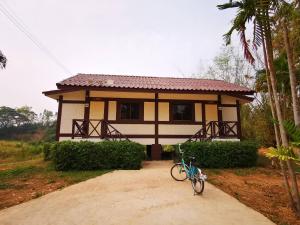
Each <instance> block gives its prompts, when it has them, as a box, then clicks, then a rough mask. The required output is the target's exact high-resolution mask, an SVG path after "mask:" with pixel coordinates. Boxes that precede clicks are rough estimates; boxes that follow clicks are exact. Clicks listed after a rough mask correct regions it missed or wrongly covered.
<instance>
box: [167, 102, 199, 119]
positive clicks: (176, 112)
mask: <svg viewBox="0 0 300 225" xmlns="http://www.w3.org/2000/svg"><path fill="white" fill-rule="evenodd" d="M193 110H194V109H193V104H192V103H173V104H172V118H173V120H183V121H188V120H189V121H191V120H193Z"/></svg>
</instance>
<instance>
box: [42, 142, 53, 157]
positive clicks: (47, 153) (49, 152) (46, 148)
mask: <svg viewBox="0 0 300 225" xmlns="http://www.w3.org/2000/svg"><path fill="white" fill-rule="evenodd" d="M53 146H54V145H53V144H51V143H49V142H46V143H44V145H43V153H44V160H45V161H49V160H52V159H53Z"/></svg>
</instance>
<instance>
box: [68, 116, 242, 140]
mask: <svg viewBox="0 0 300 225" xmlns="http://www.w3.org/2000/svg"><path fill="white" fill-rule="evenodd" d="M199 128H200V129H199V130H198V131H197V132H196V133H195V134H194V135H181V136H180V138H184V139H186V141H205V140H213V139H228V138H231V139H235V138H236V139H240V136H241V135H240V134H241V131H240V123H239V122H238V121H208V122H206V123H204V122H201V123H199ZM75 138H76V139H100V140H101V139H104V140H112V141H115V140H119V141H120V140H130V138H134V139H136V138H157V139H160V138H179V136H178V135H160V134H157V135H155V134H153V135H138V134H135V135H128V134H127V135H125V134H122V132H121V131H119V130H118V129H117V128H115V127H114V126H113V124H111V123H110V122H108V121H107V120H103V119H102V120H97V119H88V120H85V119H73V121H72V139H75ZM153 144H154V143H153Z"/></svg>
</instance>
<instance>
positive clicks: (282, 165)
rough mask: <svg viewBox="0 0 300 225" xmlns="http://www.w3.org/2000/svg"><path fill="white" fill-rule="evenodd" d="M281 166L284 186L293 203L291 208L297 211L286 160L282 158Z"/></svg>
mask: <svg viewBox="0 0 300 225" xmlns="http://www.w3.org/2000/svg"><path fill="white" fill-rule="evenodd" d="M280 168H281V172H282V175H283V181H284V186H285V188H286V190H287V193H288V198H289V201H290V204H291V208H292V209H293V210H294V211H297V207H296V205H295V202H294V199H293V196H292V193H291V187H290V184H289V181H288V177H287V172H286V167H285V162H284V161H282V160H280Z"/></svg>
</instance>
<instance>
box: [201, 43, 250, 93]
mask: <svg viewBox="0 0 300 225" xmlns="http://www.w3.org/2000/svg"><path fill="white" fill-rule="evenodd" d="M239 50H240V49H238V48H236V47H233V46H223V47H222V48H221V50H220V52H219V53H218V54H217V55H216V56H215V57H214V59H213V63H212V64H211V65H210V66H209V68H208V71H207V72H206V74H207V75H206V77H208V78H210V79H220V80H224V81H227V82H230V83H235V84H239V85H243V86H247V87H251V86H252V84H253V81H252V79H253V78H254V76H253V74H254V69H253V67H252V66H251V65H250V64H249V63H248V62H247V61H245V60H244V59H243V56H242V55H241V53H240V51H239Z"/></svg>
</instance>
